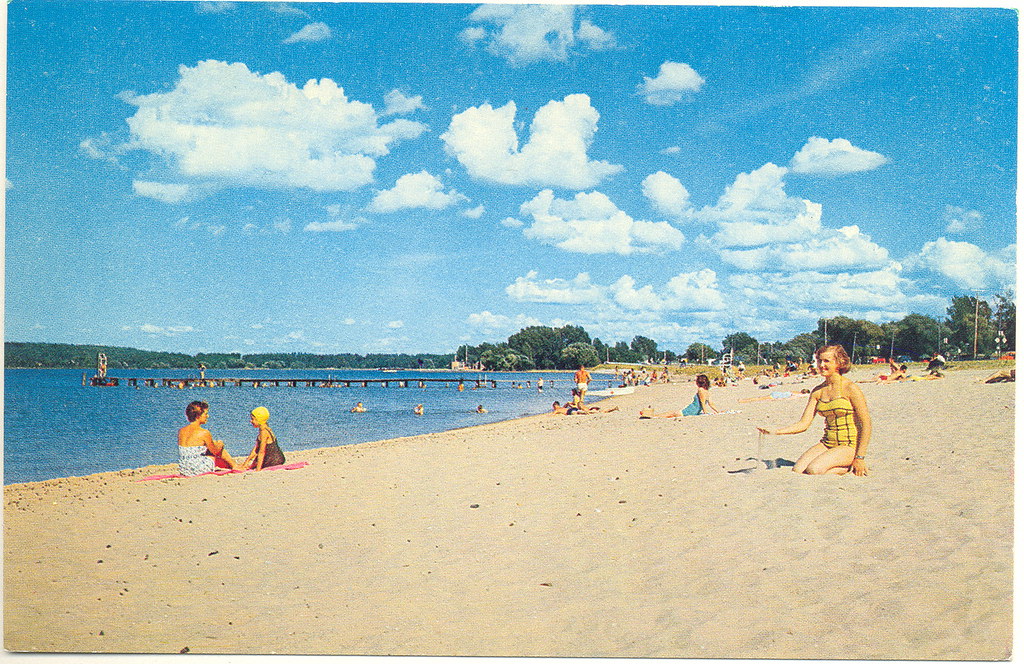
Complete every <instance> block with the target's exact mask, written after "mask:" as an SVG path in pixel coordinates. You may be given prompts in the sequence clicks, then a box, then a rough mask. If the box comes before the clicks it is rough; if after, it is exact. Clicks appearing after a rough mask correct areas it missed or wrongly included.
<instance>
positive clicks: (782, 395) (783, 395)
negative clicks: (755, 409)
mask: <svg viewBox="0 0 1024 664" xmlns="http://www.w3.org/2000/svg"><path fill="white" fill-rule="evenodd" d="M810 393H811V391H810V390H808V389H806V388H805V389H802V390H800V391H799V392H772V393H771V394H769V395H768V396H766V397H750V398H749V399H740V400H739V401H737V403H753V402H754V401H773V400H775V399H799V398H800V397H802V396H803V395H805V394H810Z"/></svg>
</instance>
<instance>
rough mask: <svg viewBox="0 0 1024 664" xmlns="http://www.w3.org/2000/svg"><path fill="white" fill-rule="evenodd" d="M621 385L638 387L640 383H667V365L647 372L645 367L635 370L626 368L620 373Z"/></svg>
mask: <svg viewBox="0 0 1024 664" xmlns="http://www.w3.org/2000/svg"><path fill="white" fill-rule="evenodd" d="M615 375H616V376H619V375H620V374H619V370H618V368H616V369H615ZM621 379H622V386H623V387H638V386H641V385H654V384H656V383H668V382H670V381H669V377H668V367H662V368H661V369H657V368H655V369H653V370H652V371H650V372H648V371H647V368H646V367H644V368H642V369H640V371H637V370H636V369H628V370H627V371H624V372H623V373H622V374H621Z"/></svg>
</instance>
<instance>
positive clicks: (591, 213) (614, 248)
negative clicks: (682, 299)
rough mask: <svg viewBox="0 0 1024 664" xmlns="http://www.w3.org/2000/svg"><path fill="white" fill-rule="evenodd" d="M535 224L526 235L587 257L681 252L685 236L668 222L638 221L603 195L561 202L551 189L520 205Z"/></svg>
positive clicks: (584, 196)
mask: <svg viewBox="0 0 1024 664" xmlns="http://www.w3.org/2000/svg"><path fill="white" fill-rule="evenodd" d="M520 211H521V212H522V213H523V214H526V215H530V216H532V217H533V224H532V225H531V226H529V227H528V228H526V229H525V230H523V234H524V235H525V236H526V237H528V238H530V239H534V240H538V241H540V242H543V243H544V244H551V245H554V246H556V247H558V248H560V249H564V250H566V251H576V252H581V253H587V254H600V253H617V254H623V255H625V254H631V253H634V252H651V251H659V250H666V249H679V247H680V246H682V244H683V240H684V237H683V234H682V233H680V232H679V230H678V229H676V228H674V227H673V226H671V225H669V224H667V223H665V222H651V221H637V220H634V219H633V218H631V217H630V216H629V215H627V214H626V213H625V212H623V211H622V210H620V209H619V208H618V207H616V205H615V204H614V203H612V201H611V200H610V199H609V198H608V197H607V196H605V195H604V194H602V193H600V192H592V193H582V192H581V193H579V194H576V197H575V198H574V199H572V200H562V199H557V198H555V196H554V193H553V192H552V191H551V190H550V189H545V190H544V191H542V192H540V193H539V194H537V196H536V198H534V199H533V200H531V201H527V202H526V203H523V204H522V206H520Z"/></svg>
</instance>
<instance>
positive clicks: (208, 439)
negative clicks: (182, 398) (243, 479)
mask: <svg viewBox="0 0 1024 664" xmlns="http://www.w3.org/2000/svg"><path fill="white" fill-rule="evenodd" d="M185 418H186V419H187V420H188V424H186V425H185V426H183V427H181V428H180V429H178V472H179V473H180V474H181V475H183V476H185V477H193V476H195V475H202V474H204V473H212V472H214V471H216V470H217V469H218V468H219V469H226V470H263V469H264V468H270V467H272V466H282V465H284V462H285V459H284V454H283V453H282V452H281V447H280V446H279V445H278V444H277V436H275V435H274V432H273V431H272V430H271V428H270V427H269V426H268V425H267V422H269V421H270V411H269V410H267V409H266V408H264V407H263V406H259V407H258V408H254V409H253V410H252V411H251V412H250V413H249V423H250V424H251V425H252V426H253V427H254V428H255V429H257V430H258V433H257V434H256V444H255V445H253V448H252V451H251V452H249V456H247V457H246V458H245V460H244V461H242V462H238V461H237V460H235V459H234V458H232V456H231V454H229V453H228V451H227V448H225V446H224V441H222V440H214V439H213V434H211V433H210V431H209V429H206V428H204V426H203V425H205V424H206V423H207V421H208V420H209V419H210V405H209V404H208V403H206V402H205V401H193V402H192V403H190V404H189V405H188V406H186V407H185Z"/></svg>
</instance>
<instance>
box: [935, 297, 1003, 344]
mask: <svg viewBox="0 0 1024 664" xmlns="http://www.w3.org/2000/svg"><path fill="white" fill-rule="evenodd" d="M946 314H947V316H948V317H947V318H946V326H947V327H949V331H950V336H949V344H950V346H951V347H952V348H953V351H952V352H953V354H954V355H955V356H957V357H962V358H973V357H975V356H976V357H984V356H986V355H989V354H991V353H992V352H993V351H994V350H995V326H994V325H993V323H992V308H991V307H989V304H988V302H986V301H984V300H979V299H978V298H977V297H974V296H970V295H963V296H960V297H954V298H953V302H952V304H950V305H949V308H947V309H946ZM975 342H977V352H975Z"/></svg>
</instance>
